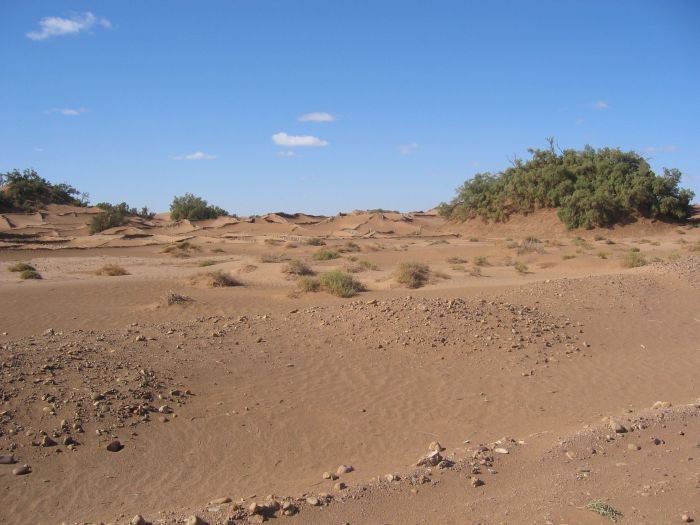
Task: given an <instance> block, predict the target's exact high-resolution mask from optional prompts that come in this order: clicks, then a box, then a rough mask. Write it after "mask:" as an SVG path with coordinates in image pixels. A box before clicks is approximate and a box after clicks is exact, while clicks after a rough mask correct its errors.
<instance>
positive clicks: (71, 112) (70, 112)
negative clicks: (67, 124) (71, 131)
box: [47, 108, 87, 117]
mask: <svg viewBox="0 0 700 525" xmlns="http://www.w3.org/2000/svg"><path fill="white" fill-rule="evenodd" d="M85 112H87V108H52V109H50V110H49V111H47V113H58V114H59V115H63V116H64V117H77V116H78V115H82V114H83V113H85Z"/></svg>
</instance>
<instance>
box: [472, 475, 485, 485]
mask: <svg viewBox="0 0 700 525" xmlns="http://www.w3.org/2000/svg"><path fill="white" fill-rule="evenodd" d="M470 483H471V484H472V487H481V486H482V485H483V484H484V482H483V481H482V480H480V479H479V478H475V477H472V478H471V479H470Z"/></svg>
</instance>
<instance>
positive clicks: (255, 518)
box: [248, 514, 265, 523]
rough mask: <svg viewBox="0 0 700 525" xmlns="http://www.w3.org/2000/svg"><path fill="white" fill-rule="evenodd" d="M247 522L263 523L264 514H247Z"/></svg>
mask: <svg viewBox="0 0 700 525" xmlns="http://www.w3.org/2000/svg"><path fill="white" fill-rule="evenodd" d="M248 523H265V516H263V515H262V514H253V515H252V516H248Z"/></svg>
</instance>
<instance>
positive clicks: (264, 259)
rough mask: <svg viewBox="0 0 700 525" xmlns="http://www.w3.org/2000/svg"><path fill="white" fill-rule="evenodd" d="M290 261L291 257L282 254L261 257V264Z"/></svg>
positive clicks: (266, 254) (267, 254) (269, 254)
mask: <svg viewBox="0 0 700 525" xmlns="http://www.w3.org/2000/svg"><path fill="white" fill-rule="evenodd" d="M288 260H289V257H288V256H286V255H282V254H281V253H265V254H263V255H261V256H260V262H261V263H282V262H285V261H288Z"/></svg>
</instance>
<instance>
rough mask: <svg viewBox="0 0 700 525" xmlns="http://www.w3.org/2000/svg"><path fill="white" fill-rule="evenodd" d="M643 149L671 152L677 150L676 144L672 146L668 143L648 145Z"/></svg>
mask: <svg viewBox="0 0 700 525" xmlns="http://www.w3.org/2000/svg"><path fill="white" fill-rule="evenodd" d="M644 151H646V152H647V153H672V152H674V151H678V146H674V145H673V144H669V145H668V146H649V147H648V148H644Z"/></svg>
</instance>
